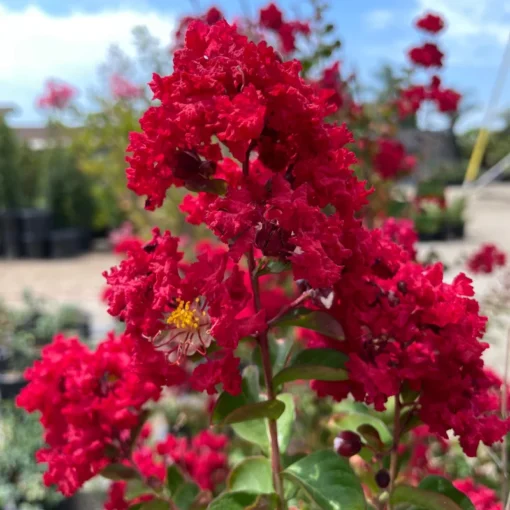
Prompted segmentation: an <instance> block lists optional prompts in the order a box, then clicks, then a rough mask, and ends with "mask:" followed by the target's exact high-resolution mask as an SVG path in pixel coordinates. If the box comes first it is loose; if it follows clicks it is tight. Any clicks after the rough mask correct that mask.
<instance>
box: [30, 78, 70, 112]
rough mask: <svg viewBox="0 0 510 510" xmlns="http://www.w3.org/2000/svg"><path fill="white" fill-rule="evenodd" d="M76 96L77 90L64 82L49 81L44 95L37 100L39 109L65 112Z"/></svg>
mask: <svg viewBox="0 0 510 510" xmlns="http://www.w3.org/2000/svg"><path fill="white" fill-rule="evenodd" d="M74 96H76V89H74V88H73V87H71V85H68V84H67V83H63V82H60V83H59V82H56V81H55V80H48V81H47V82H46V84H45V91H44V94H43V95H42V96H41V97H39V99H38V100H37V106H39V108H55V109H57V110H64V109H65V108H67V107H68V106H69V103H70V102H71V100H72V99H73V98H74Z"/></svg>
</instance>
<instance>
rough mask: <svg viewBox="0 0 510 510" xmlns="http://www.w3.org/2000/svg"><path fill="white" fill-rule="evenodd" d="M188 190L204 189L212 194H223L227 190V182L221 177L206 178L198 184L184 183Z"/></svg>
mask: <svg viewBox="0 0 510 510" xmlns="http://www.w3.org/2000/svg"><path fill="white" fill-rule="evenodd" d="M186 188H187V189H189V190H190V191H206V192H207V193H211V194H213V195H224V194H225V193H226V192H227V183H226V181H224V180H223V179H208V180H204V181H203V182H201V183H200V184H191V183H189V182H188V183H186Z"/></svg>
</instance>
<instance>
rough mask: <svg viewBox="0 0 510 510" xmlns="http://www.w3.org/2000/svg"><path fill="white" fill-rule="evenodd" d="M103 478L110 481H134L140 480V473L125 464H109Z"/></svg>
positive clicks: (104, 470)
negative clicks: (135, 479)
mask: <svg viewBox="0 0 510 510" xmlns="http://www.w3.org/2000/svg"><path fill="white" fill-rule="evenodd" d="M101 476H104V477H105V478H108V480H133V479H134V478H138V473H137V472H136V470H135V469H133V468H131V467H129V466H125V465H124V464H109V465H108V466H106V467H105V468H104V469H103V470H102V471H101Z"/></svg>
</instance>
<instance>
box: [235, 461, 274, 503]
mask: <svg viewBox="0 0 510 510" xmlns="http://www.w3.org/2000/svg"><path fill="white" fill-rule="evenodd" d="M227 486H228V488H229V490H230V491H246V492H252V493H256V494H269V493H271V492H273V490H274V488H273V475H272V471H271V463H270V462H269V460H268V459H266V457H248V458H247V459H245V460H243V461H242V462H240V463H239V464H237V466H235V467H234V469H233V470H232V472H231V473H230V476H229V478H228V481H227Z"/></svg>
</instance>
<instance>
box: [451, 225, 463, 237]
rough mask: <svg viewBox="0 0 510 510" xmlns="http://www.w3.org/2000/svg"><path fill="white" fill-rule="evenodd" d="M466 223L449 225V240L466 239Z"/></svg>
mask: <svg viewBox="0 0 510 510" xmlns="http://www.w3.org/2000/svg"><path fill="white" fill-rule="evenodd" d="M464 235H465V223H453V224H450V225H448V239H464Z"/></svg>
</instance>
